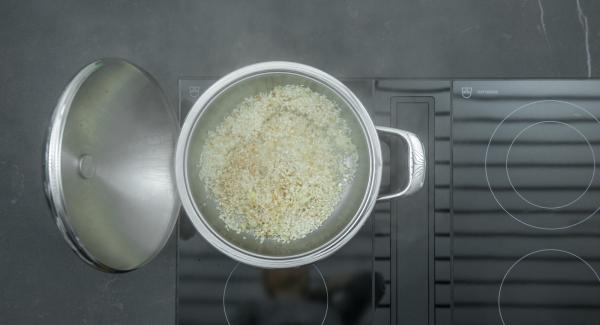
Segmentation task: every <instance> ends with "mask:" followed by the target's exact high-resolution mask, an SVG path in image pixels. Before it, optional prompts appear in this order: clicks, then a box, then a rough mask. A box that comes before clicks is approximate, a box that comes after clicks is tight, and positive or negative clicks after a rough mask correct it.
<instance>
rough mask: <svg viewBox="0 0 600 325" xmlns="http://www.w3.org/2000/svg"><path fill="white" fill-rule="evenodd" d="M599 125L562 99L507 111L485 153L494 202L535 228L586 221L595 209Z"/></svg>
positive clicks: (561, 225)
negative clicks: (596, 134) (596, 150)
mask: <svg viewBox="0 0 600 325" xmlns="http://www.w3.org/2000/svg"><path fill="white" fill-rule="evenodd" d="M541 117H543V119H542V118H541ZM599 126H600V121H599V120H598V118H596V117H595V116H594V115H592V114H591V113H590V112H589V111H588V110H586V109H585V108H583V107H581V106H578V105H576V104H573V103H569V102H565V101H558V100H544V101H536V102H532V103H528V104H526V105H523V106H520V107H518V108H517V109H515V110H514V111H512V112H511V113H510V114H508V115H507V116H506V117H505V118H504V119H503V120H502V121H501V122H500V123H499V124H498V125H497V126H496V128H495V129H494V131H493V133H492V135H491V137H490V140H489V142H488V145H487V148H486V152H485V177H486V181H487V184H488V187H489V189H490V192H491V194H492V196H493V198H494V200H495V201H496V202H497V203H498V205H499V206H500V207H501V208H502V210H504V211H505V212H506V213H507V214H509V215H510V216H511V217H512V218H514V219H515V220H516V221H518V222H520V223H522V224H525V225H527V226H529V227H532V228H536V229H543V230H559V229H567V228H570V227H573V226H576V225H578V224H581V223H583V222H585V221H586V220H588V219H589V218H591V217H592V216H593V215H594V214H596V212H598V210H600V206H599V205H598V200H597V198H595V197H594V195H593V193H594V190H593V189H594V187H593V185H594V183H595V182H596V183H597V182H598V180H597V177H598V175H597V173H596V154H595V151H594V148H593V146H592V143H594V140H596V141H597V140H598V139H594V133H597V130H598V127H599Z"/></svg>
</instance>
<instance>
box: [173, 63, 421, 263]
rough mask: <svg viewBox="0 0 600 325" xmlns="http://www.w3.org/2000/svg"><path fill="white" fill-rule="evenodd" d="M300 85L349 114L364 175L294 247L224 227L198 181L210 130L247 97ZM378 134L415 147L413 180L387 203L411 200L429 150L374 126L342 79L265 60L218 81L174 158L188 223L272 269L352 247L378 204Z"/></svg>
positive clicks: (187, 125)
mask: <svg viewBox="0 0 600 325" xmlns="http://www.w3.org/2000/svg"><path fill="white" fill-rule="evenodd" d="M284 84H300V85H304V86H307V87H309V88H310V89H312V90H313V91H316V92H318V93H321V94H324V95H326V96H327V97H328V98H329V99H331V100H333V101H334V102H335V103H337V105H338V106H339V107H340V108H341V109H342V118H343V119H345V120H346V122H347V123H348V126H349V127H350V129H351V134H352V142H353V143H354V144H355V145H356V146H357V148H358V156H359V159H358V170H357V173H356V177H355V178H354V180H353V181H352V182H351V183H350V184H349V185H348V186H347V188H346V189H345V191H344V194H343V198H342V200H341V202H340V203H339V205H338V206H337V208H336V210H335V212H334V213H333V215H331V216H330V217H329V218H328V219H327V220H326V221H325V223H324V224H323V225H322V226H321V227H320V228H319V229H317V230H316V231H314V232H312V233H310V234H309V235H308V236H306V237H305V238H302V239H298V240H295V241H292V242H290V243H285V244H283V243H278V242H276V241H273V240H266V241H265V242H260V241H258V240H256V239H254V238H253V237H252V236H244V235H243V234H237V233H235V232H233V231H228V230H227V229H225V225H224V223H223V222H222V221H221V220H220V219H219V216H218V215H219V214H218V210H217V203H216V202H213V201H212V200H211V199H209V198H208V197H209V196H208V195H207V193H205V192H204V191H205V190H204V184H202V182H201V181H200V179H199V177H198V172H199V171H198V168H199V167H198V161H200V159H199V158H200V154H201V148H202V147H203V144H204V141H205V140H206V135H207V132H208V131H209V130H214V129H215V126H216V125H218V124H219V123H220V122H221V121H222V120H223V119H224V117H226V116H228V115H229V114H230V113H231V111H232V110H233V109H234V108H235V107H236V106H237V104H238V103H240V102H241V101H242V100H243V99H244V98H246V97H249V96H252V95H255V94H258V93H260V92H268V91H269V90H271V89H272V88H273V87H274V86H277V85H284ZM377 131H380V132H385V133H389V134H392V135H395V136H399V137H401V138H403V139H404V141H406V143H407V144H408V153H407V157H408V166H409V170H408V174H409V177H408V179H409V181H408V184H407V185H406V187H405V188H403V189H401V190H399V191H398V192H395V193H391V194H385V195H381V196H380V197H379V200H388V199H392V198H395V197H399V196H403V195H408V194H410V193H413V192H415V191H416V190H418V189H419V188H421V187H422V186H423V180H424V173H425V159H424V155H423V146H422V144H421V143H420V141H419V139H418V138H417V137H416V136H415V135H414V134H412V133H410V132H406V131H402V130H396V129H391V128H384V127H375V126H374V125H373V122H372V121H371V118H370V117H369V115H368V113H367V111H366V110H365V108H364V107H363V105H362V104H361V102H360V101H359V100H358V98H356V96H355V95H354V94H353V93H352V92H351V91H350V89H348V87H346V86H345V85H344V84H342V83H341V82H340V81H339V80H337V79H335V78H334V77H332V76H330V75H328V74H327V73H325V72H323V71H321V70H317V69H315V68H312V67H309V66H307V65H303V64H298V63H291V62H265V63H258V64H253V65H250V66H247V67H244V68H241V69H239V70H236V71H234V72H232V73H230V74H228V75H226V76H225V77H223V78H221V79H220V80H218V81H217V82H216V83H215V84H214V85H213V86H212V87H210V88H209V89H208V90H206V92H204V94H203V95H202V96H200V98H199V99H198V100H197V101H196V103H195V104H194V106H193V107H192V109H191V111H190V112H189V113H188V116H187V117H186V119H185V122H184V124H183V127H182V130H181V134H180V136H179V140H178V142H177V149H176V154H175V173H176V184H177V189H178V191H179V197H180V198H181V201H182V203H183V207H184V209H185V211H186V212H187V214H188V217H189V218H190V220H191V221H192V223H193V224H194V226H195V227H196V229H197V230H198V231H199V232H200V234H201V235H202V236H203V237H204V238H205V239H206V240H208V241H209V242H210V243H211V244H212V245H213V246H215V247H216V248H217V249H218V250H220V251H221V252H223V253H224V254H227V255H228V256H230V257H232V258H234V259H236V260H238V261H240V262H243V263H246V264H251V265H255V266H259V267H265V268H285V267H293V266H299V265H305V264H309V263H312V262H315V261H317V260H320V259H322V258H325V257H327V256H329V255H331V254H333V253H334V252H335V251H336V250H338V249H339V248H341V247H342V246H343V245H344V244H346V243H347V242H348V241H349V240H350V239H352V237H354V235H355V234H356V233H357V232H358V230H359V229H360V228H361V227H362V225H363V224H364V223H365V221H366V220H367V218H368V216H369V214H370V213H371V211H372V209H373V207H374V206H375V202H376V201H377V200H378V193H379V185H380V183H381V170H382V158H381V147H380V143H379V138H378V136H377Z"/></svg>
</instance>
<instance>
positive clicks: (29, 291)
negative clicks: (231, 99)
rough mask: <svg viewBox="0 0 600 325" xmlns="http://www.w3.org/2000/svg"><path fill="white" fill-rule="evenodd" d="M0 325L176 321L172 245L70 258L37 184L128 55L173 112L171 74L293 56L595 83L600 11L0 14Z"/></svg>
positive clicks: (49, 4) (373, 5)
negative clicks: (72, 116)
mask: <svg viewBox="0 0 600 325" xmlns="http://www.w3.org/2000/svg"><path fill="white" fill-rule="evenodd" d="M0 43H1V44H2V47H0V80H1V81H0V85H1V86H0V149H1V150H0V324H41V323H44V324H161V325H162V324H172V323H173V322H174V319H175V307H174V306H175V301H174V300H175V243H174V241H171V243H170V244H169V246H168V247H167V248H166V249H165V250H164V252H163V253H162V254H161V255H160V256H159V257H158V258H157V259H156V260H155V261H154V262H152V263H151V264H150V265H148V266H147V267H145V268H144V269H142V270H139V271H135V272H133V273H130V274H125V275H107V274H102V273H99V272H96V271H95V270H93V269H91V268H90V267H88V266H86V265H84V264H83V263H81V262H80V261H79V260H78V258H77V257H76V256H75V255H74V254H73V253H71V252H70V250H69V249H68V248H67V245H66V244H65V243H64V241H63V239H62V238H61V236H60V235H59V232H58V231H57V230H56V226H55V225H54V224H53V222H52V220H51V218H50V212H49V210H48V208H47V206H46V203H45V201H44V195H43V191H42V184H41V178H42V175H41V170H42V169H41V157H42V148H43V143H44V133H45V129H46V126H47V122H48V118H49V116H50V113H51V111H52V109H53V106H54V104H55V102H56V100H57V98H58V96H59V94H60V92H61V90H62V88H63V87H64V86H65V84H66V83H67V81H68V79H69V78H70V77H71V76H72V75H73V74H74V73H76V72H77V70H78V69H79V68H80V67H82V66H83V65H85V64H87V63H89V62H90V61H92V60H94V59H96V58H99V57H106V56H116V57H123V58H126V59H129V60H131V61H133V62H135V63H137V64H138V65H141V66H143V67H144V68H146V69H147V70H148V71H150V72H151V73H152V74H153V75H155V76H156V77H157V78H158V80H159V81H160V83H161V85H162V86H163V87H164V88H165V90H166V92H167V94H168V96H169V98H170V99H171V101H172V103H173V104H175V103H176V94H177V79H178V77H180V76H184V75H187V76H190V75H203V76H218V75H222V74H224V73H226V72H228V71H231V70H232V69H235V68H237V67H240V66H243V65H245V64H248V63H252V62H257V61H264V60H293V61H299V62H303V63H306V64H310V65H314V66H316V67H319V68H321V69H324V70H326V71H329V72H331V73H332V74H334V75H336V76H339V77H401V78H501V77H511V78H514V77H527V78H532V77H534V78H537V77H581V78H586V77H589V76H592V77H595V76H596V77H597V76H599V75H600V2H598V1H594V0H580V1H566V0H565V1H559V0H555V1H551V0H539V1H538V0H529V1H511V0H504V1H479V0H473V1H462V0H461V1H459V0H455V1H445V0H444V1H442V0H440V1H432V0H421V1H302V2H300V1H296V2H289V1H276V0H274V1H239V2H233V1H152V2H148V1H140V0H129V1H62V0H61V1H36V2H35V3H32V2H31V1H14V0H4V1H2V2H0Z"/></svg>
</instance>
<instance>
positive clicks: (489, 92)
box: [460, 87, 500, 99]
mask: <svg viewBox="0 0 600 325" xmlns="http://www.w3.org/2000/svg"><path fill="white" fill-rule="evenodd" d="M473 93H475V95H477V96H494V95H498V94H499V93H500V91H498V89H475V90H473V87H460V94H461V96H462V98H464V99H469V98H471V96H473Z"/></svg>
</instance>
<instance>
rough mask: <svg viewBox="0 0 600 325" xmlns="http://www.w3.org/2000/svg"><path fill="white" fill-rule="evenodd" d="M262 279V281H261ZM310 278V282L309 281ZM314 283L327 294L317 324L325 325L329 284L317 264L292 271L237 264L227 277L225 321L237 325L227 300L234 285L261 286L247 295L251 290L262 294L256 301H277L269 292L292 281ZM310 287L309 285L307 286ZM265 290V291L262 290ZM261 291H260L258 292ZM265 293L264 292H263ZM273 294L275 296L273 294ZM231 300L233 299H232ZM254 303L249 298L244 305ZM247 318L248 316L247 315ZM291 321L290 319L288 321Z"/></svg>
mask: <svg viewBox="0 0 600 325" xmlns="http://www.w3.org/2000/svg"><path fill="white" fill-rule="evenodd" d="M252 272H256V273H259V275H258V276H257V274H251V273H252ZM265 272H267V273H269V274H265ZM238 276H239V277H240V278H239V279H237V280H234V278H235V277H238ZM261 277H262V280H261ZM309 278H310V280H309ZM311 280H312V281H314V280H316V281H317V282H318V285H319V286H321V285H322V288H323V290H324V293H325V296H324V298H325V304H324V306H323V307H324V308H323V310H322V311H321V312H322V314H323V316H322V318H321V317H320V316H316V317H318V318H319V319H320V320H319V321H318V322H317V323H316V325H319V324H320V325H323V324H325V319H326V318H327V312H328V311H329V291H328V288H327V283H326V281H325V277H324V276H323V273H322V272H321V270H320V269H319V267H317V265H316V264H312V265H308V266H303V267H297V268H292V269H259V268H255V267H251V266H247V265H245V264H241V263H237V264H236V265H235V266H234V267H233V269H232V270H231V272H230V273H229V276H228V277H227V281H226V282H225V287H224V288H223V300H222V304H223V313H224V314H225V320H226V321H227V324H228V325H236V324H235V320H234V319H235V314H234V313H235V311H228V308H227V302H226V301H227V299H228V295H230V294H232V293H231V291H232V286H234V285H239V284H240V283H245V284H249V285H255V284H258V285H261V288H250V287H248V289H249V290H247V291H245V292H246V293H248V291H250V290H251V289H254V290H251V291H252V293H253V294H259V293H261V294H262V295H261V297H254V298H256V299H275V300H276V299H277V298H273V297H268V292H267V291H269V290H271V291H273V290H275V288H277V287H279V288H281V287H282V286H283V287H285V286H289V285H290V284H291V282H290V281H293V282H294V283H298V282H305V281H311ZM307 285H308V284H307ZM263 288H264V290H262V289H263ZM256 289H259V290H256ZM263 291H264V292H263ZM271 294H273V293H272V292H271ZM230 298H231V297H230ZM253 302H255V301H252V298H247V299H245V300H244V303H245V304H247V306H250V305H251V304H252V303H253ZM253 307H257V306H253ZM252 309H257V308H252ZM306 312H310V311H308V310H306ZM245 316H247V315H245ZM294 316H302V315H289V317H294ZM288 320H289V319H288ZM271 321H273V319H271Z"/></svg>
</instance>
